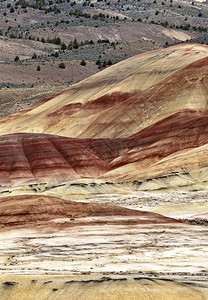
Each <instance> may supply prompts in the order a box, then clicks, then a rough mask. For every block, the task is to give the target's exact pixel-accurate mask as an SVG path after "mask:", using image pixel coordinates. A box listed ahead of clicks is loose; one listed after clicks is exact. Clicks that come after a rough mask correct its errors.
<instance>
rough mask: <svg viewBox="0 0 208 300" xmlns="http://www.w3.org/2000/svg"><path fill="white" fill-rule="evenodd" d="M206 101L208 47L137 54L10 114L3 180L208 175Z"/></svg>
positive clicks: (2, 149)
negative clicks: (31, 105) (61, 91)
mask: <svg viewBox="0 0 208 300" xmlns="http://www.w3.org/2000/svg"><path fill="white" fill-rule="evenodd" d="M207 102H208V46H204V45H197V44H184V45H178V46H174V47H170V48H167V49H162V50H157V51H153V52H149V53H146V54H142V55H138V56H136V57H133V58H130V59H128V60H126V61H124V62H121V63H119V64H117V65H114V66H112V67H111V68H108V69H106V70H104V71H102V72H100V73H99V74H96V75H93V76H92V77H90V78H88V79H86V80H84V81H82V82H81V83H79V84H76V85H74V86H72V87H71V88H69V89H68V90H66V91H64V92H63V93H60V94H58V95H56V96H54V97H51V98H50V99H44V100H42V101H41V102H39V103H38V104H36V105H35V106H33V107H31V108H29V109H28V110H27V111H26V110H23V111H20V112H18V113H16V114H13V115H10V116H8V117H5V118H3V119H2V120H1V124H0V134H1V135H2V137H0V162H1V165H0V168H1V172H0V184H2V185H18V184H26V183H31V182H32V183H34V182H62V181H66V180H70V179H75V178H82V177H90V178H98V177H100V176H101V177H102V178H108V179H109V178H110V179H111V180H113V181H132V180H138V181H141V182H143V181H144V180H149V179H153V178H156V179H157V180H158V178H160V179H159V180H160V182H158V181H157V184H156V188H161V187H167V186H175V185H178V186H180V185H182V186H183V185H195V184H196V183H198V182H206V181H207V180H208V175H207V169H206V168H207V166H208V155H207V153H208V138H207V130H208V110H207ZM8 133H9V134H10V135H5V134H8ZM175 174H177V175H175ZM181 174H182V175H181ZM169 175H171V176H172V179H171V180H172V181H171V182H170V177H169ZM176 176H177V178H176ZM178 176H179V177H180V178H178ZM181 176H182V177H183V178H182V177H181ZM184 176H185V177H186V178H185V177H184ZM161 177H162V178H164V177H167V178H168V179H167V178H166V179H167V180H166V179H165V180H166V181H165V182H164V179H161ZM184 178H185V179H184ZM161 180H162V182H161ZM149 188H150V189H154V188H155V187H154V184H153V186H152V187H149Z"/></svg>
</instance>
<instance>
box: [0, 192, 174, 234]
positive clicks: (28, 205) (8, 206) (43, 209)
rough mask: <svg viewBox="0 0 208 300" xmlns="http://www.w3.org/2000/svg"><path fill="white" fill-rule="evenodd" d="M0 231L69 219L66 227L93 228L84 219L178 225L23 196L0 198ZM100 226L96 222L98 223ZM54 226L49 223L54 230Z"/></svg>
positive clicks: (134, 213) (109, 209) (144, 215)
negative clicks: (110, 217) (83, 225)
mask: <svg viewBox="0 0 208 300" xmlns="http://www.w3.org/2000/svg"><path fill="white" fill-rule="evenodd" d="M0 211H1V214H0V228H5V227H6V228H8V227H12V228H15V227H18V228H19V227H24V228H26V227H28V228H29V227H31V226H32V227H33V226H34V225H41V224H45V222H47V221H50V220H54V219H63V218H72V220H71V223H70V219H69V220H68V222H67V224H66V225H68V226H74V225H80V224H85V222H86V224H88V225H90V224H95V223H96V221H95V222H93V220H90V222H89V221H87V220H86V221H85V220H84V219H83V218H87V217H95V216H97V217H109V216H112V217H113V218H114V217H115V220H113V219H112V220H111V219H110V221H109V220H108V218H106V220H105V218H104V219H103V218H102V221H100V222H105V223H113V224H114V223H118V224H122V218H121V220H120V219H119V220H117V219H116V216H120V217H121V216H122V217H124V218H125V217H130V216H131V217H132V216H134V217H135V220H134V219H133V220H130V221H129V220H128V218H127V220H126V219H125V220H124V224H127V225H128V224H132V222H134V223H136V224H158V223H177V222H178V221H177V220H175V219H171V218H167V217H163V216H162V215H159V214H156V213H151V212H143V211H137V210H132V209H127V208H123V207H118V206H113V205H107V204H98V203H83V202H73V201H67V200H63V199H60V198H56V197H47V196H40V195H35V196H34V195H23V196H13V197H1V198H0ZM79 218H82V220H81V221H80V222H76V223H74V222H73V221H74V220H76V219H79ZM97 222H98V224H100V222H99V220H98V221H97ZM55 224H56V223H54V224H52V223H50V226H51V227H52V226H55Z"/></svg>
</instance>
